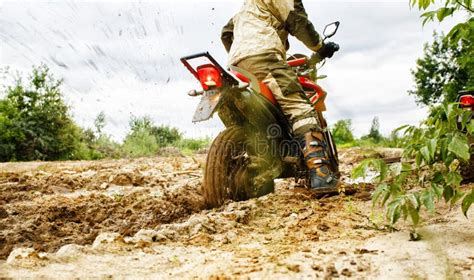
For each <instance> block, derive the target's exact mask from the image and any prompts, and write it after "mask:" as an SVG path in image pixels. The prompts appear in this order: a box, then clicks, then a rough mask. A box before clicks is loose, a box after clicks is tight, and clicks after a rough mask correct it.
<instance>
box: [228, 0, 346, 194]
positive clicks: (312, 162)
mask: <svg viewBox="0 0 474 280" xmlns="http://www.w3.org/2000/svg"><path fill="white" fill-rule="evenodd" d="M289 34H291V35H293V36H295V37H296V38H297V39H299V40H300V41H301V42H303V43H304V44H305V45H306V46H307V47H308V48H309V49H310V50H312V51H314V52H316V53H317V55H319V56H320V57H321V58H326V57H332V56H333V54H334V52H335V51H337V49H338V46H337V45H336V44H334V43H332V42H328V43H323V41H322V39H321V37H320V36H319V34H318V32H316V30H315V29H314V26H313V24H312V23H311V22H310V21H309V19H308V15H307V14H306V11H305V9H304V6H303V3H302V0H284V1H283V0H245V2H244V5H243V7H242V8H241V10H240V11H239V12H238V13H237V14H236V15H235V16H234V17H233V18H232V19H231V20H230V21H229V23H228V24H227V25H226V26H224V28H223V30H222V37H221V38H222V42H223V44H224V46H225V48H226V50H227V52H229V65H235V66H237V67H239V68H243V69H245V70H247V71H249V72H250V73H252V74H253V75H255V76H256V77H257V78H258V79H259V80H264V81H265V83H266V84H268V86H269V87H270V89H271V90H272V92H273V94H274V96H275V99H276V100H277V102H278V104H279V105H280V107H281V109H282V111H283V113H284V114H285V116H286V117H287V118H288V120H289V121H290V123H291V125H292V127H293V132H294V135H295V137H296V139H297V140H298V142H299V143H300V147H301V149H302V151H303V155H304V157H305V161H306V165H307V166H308V169H309V170H310V175H311V188H312V189H313V190H314V191H315V192H316V193H329V192H334V191H335V190H337V187H336V185H337V178H336V177H335V175H334V174H332V172H331V171H330V169H329V167H328V158H327V154H328V146H327V144H326V143H325V141H324V137H323V131H322V129H321V126H320V124H319V123H318V119H317V118H316V114H315V111H314V108H313V106H311V104H310V103H309V101H308V99H307V98H306V97H305V95H304V91H303V88H302V87H301V85H300V83H299V81H298V77H297V76H296V73H295V72H294V71H293V70H292V69H291V68H290V67H289V66H288V65H287V63H286V51H287V50H288V48H289V43H288V35H289Z"/></svg>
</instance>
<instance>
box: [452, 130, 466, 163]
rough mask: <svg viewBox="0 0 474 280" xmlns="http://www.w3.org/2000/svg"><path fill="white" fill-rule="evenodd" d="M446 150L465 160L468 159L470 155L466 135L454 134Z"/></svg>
mask: <svg viewBox="0 0 474 280" xmlns="http://www.w3.org/2000/svg"><path fill="white" fill-rule="evenodd" d="M448 150H449V151H451V152H452V153H454V154H455V155H456V156H458V157H460V158H461V159H463V160H465V161H468V160H469V158H470V157H471V155H470V153H469V145H468V144H467V137H460V136H459V135H455V136H454V138H453V139H452V140H451V142H450V143H449V145H448Z"/></svg>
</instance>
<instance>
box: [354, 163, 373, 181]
mask: <svg viewBox="0 0 474 280" xmlns="http://www.w3.org/2000/svg"><path fill="white" fill-rule="evenodd" d="M369 164H370V159H366V160H363V161H361V163H359V165H357V166H356V167H355V168H354V169H352V176H351V177H352V178H353V179H356V178H361V177H363V178H365V175H366V174H367V169H368V168H369Z"/></svg>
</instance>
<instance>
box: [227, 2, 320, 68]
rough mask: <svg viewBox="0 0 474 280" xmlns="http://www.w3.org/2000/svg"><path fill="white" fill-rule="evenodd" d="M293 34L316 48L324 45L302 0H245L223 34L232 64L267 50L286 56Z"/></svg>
mask: <svg viewBox="0 0 474 280" xmlns="http://www.w3.org/2000/svg"><path fill="white" fill-rule="evenodd" d="M289 34H291V35H293V36H295V37H296V38H297V39H299V40H300V41H302V42H303V43H304V44H305V45H306V46H307V47H308V48H309V49H311V50H312V51H317V50H318V49H319V48H320V47H321V45H322V42H321V38H320V36H319V34H318V33H317V32H316V30H315V29H314V26H313V24H312V23H311V22H310V21H309V20H308V15H307V14H306V11H305V9H304V6H303V3H302V0H245V2H244V5H243V6H242V8H241V10H240V11H239V12H238V13H237V14H236V15H235V16H234V17H233V18H232V19H231V20H230V21H229V23H228V24H227V25H226V26H224V29H223V30H222V37H221V38H222V42H223V44H224V46H225V47H226V50H227V51H228V52H229V65H235V64H237V63H238V62H240V61H241V60H243V59H245V58H248V57H251V56H255V55H261V54H267V53H277V54H279V55H281V57H282V59H283V58H286V51H287V49H288V48H289V44H288V35H289Z"/></svg>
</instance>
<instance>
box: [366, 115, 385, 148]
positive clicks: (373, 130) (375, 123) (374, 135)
mask: <svg viewBox="0 0 474 280" xmlns="http://www.w3.org/2000/svg"><path fill="white" fill-rule="evenodd" d="M367 137H368V138H370V139H372V140H374V142H376V143H378V142H380V140H382V134H380V122H379V118H378V117H375V118H374V119H373V120H372V125H371V126H370V131H369V134H368V135H367Z"/></svg>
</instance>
